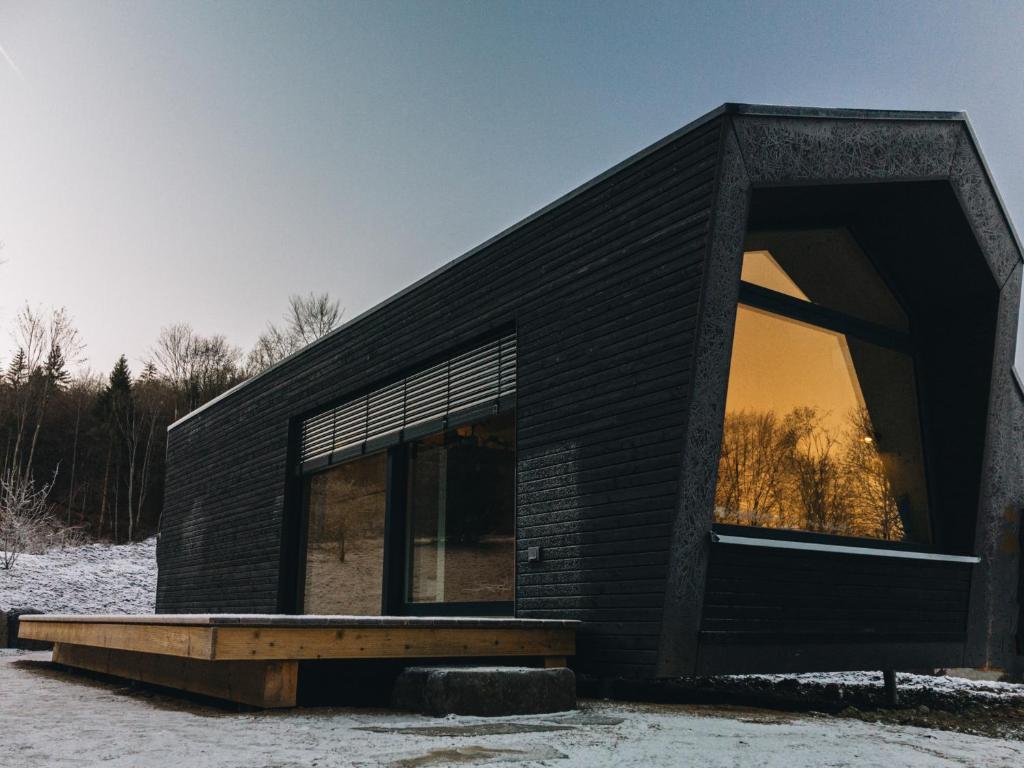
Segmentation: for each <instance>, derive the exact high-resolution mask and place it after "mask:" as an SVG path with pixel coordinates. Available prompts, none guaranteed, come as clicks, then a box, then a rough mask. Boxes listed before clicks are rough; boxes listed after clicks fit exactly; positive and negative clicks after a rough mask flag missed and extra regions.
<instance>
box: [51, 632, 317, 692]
mask: <svg viewBox="0 0 1024 768" xmlns="http://www.w3.org/2000/svg"><path fill="white" fill-rule="evenodd" d="M53 661H54V663H55V664H63V665H65V666H68V667H76V668H78V669H86V670H89V671H91V672H100V673H102V674H105V675H114V676H116V677H124V678H127V679H129V680H138V681H140V682H143V683H150V684H152V685H162V686H165V687H168V688H177V689H179V690H183V691H189V692H190V693H198V694H201V695H203V696H211V697H213V698H217V699H225V700H227V701H233V702H236V703H238V704H246V705H248V706H253V707H264V708H277V707H294V706H295V702H296V693H297V691H298V679H299V663H298V662H297V661H216V662H215V661H205V660H202V659H190V658H186V657H182V656H168V655H161V654H156V653H139V652H137V651H119V650H114V649H110V648H96V647H89V646H85V645H71V644H68V643H57V644H56V645H54V647H53Z"/></svg>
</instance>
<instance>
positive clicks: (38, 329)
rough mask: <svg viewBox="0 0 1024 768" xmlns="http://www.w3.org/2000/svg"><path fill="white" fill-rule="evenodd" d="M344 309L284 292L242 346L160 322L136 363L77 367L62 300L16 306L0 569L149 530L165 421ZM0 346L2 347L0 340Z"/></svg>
mask: <svg viewBox="0 0 1024 768" xmlns="http://www.w3.org/2000/svg"><path fill="white" fill-rule="evenodd" d="M341 316H342V310H341V308H340V307H339V304H338V302H337V301H334V300H332V299H331V298H330V297H329V296H328V295H327V294H309V295H307V296H298V295H296V296H292V297H290V299H289V301H288V310H287V312H286V313H285V315H284V319H283V322H282V323H280V324H275V323H268V324H267V327H266V329H265V330H264V332H263V333H261V334H260V336H259V338H258V340H257V342H256V344H255V345H254V347H253V348H252V349H251V350H249V351H248V352H245V351H244V350H242V349H241V348H240V347H238V346H236V345H233V344H232V343H231V342H230V341H229V340H228V339H227V338H226V337H225V336H223V335H220V334H214V335H209V336H205V335H202V334H200V333H197V332H196V331H195V330H194V329H193V328H191V327H190V326H189V325H188V324H186V323H178V324H174V325H169V326H167V327H165V328H163V329H162V330H161V331H160V334H159V336H158V337H157V338H156V339H155V340H154V343H153V345H152V347H151V348H150V349H149V351H148V353H147V355H146V356H145V358H144V360H145V362H144V364H143V365H142V368H141V370H137V371H133V370H132V369H131V367H130V366H129V364H128V361H127V359H126V357H125V356H124V355H121V356H120V358H118V359H117V360H115V361H111V367H110V368H109V369H108V372H105V373H93V372H89V369H88V368H87V367H85V364H86V362H87V359H86V356H85V343H84V340H83V339H82V338H81V336H80V334H79V331H78V329H77V328H76V327H75V324H74V321H73V318H72V317H71V316H70V315H69V313H68V312H67V311H66V310H65V309H63V308H56V309H48V310H40V309H35V308H32V307H30V306H25V307H23V308H22V309H21V310H20V311H19V312H18V313H17V315H16V317H15V320H14V323H13V327H11V328H0V334H3V335H7V336H9V338H10V348H9V352H7V353H6V354H4V352H3V351H0V555H2V556H3V560H2V561H0V567H10V566H11V565H13V557H12V556H11V554H10V553H14V554H15V555H16V553H17V552H18V551H32V550H38V549H45V548H46V547H47V546H52V545H54V544H64V543H67V542H69V541H81V540H95V539H104V540H109V541H114V542H125V541H137V540H139V539H142V538H145V537H147V536H150V535H152V534H153V533H155V532H156V530H157V527H158V525H159V520H160V512H161V507H162V504H163V488H164V459H165V450H166V442H167V441H166V433H167V426H168V425H169V424H171V423H172V422H174V421H176V420H177V419H179V418H181V417H182V416H184V415H185V414H187V413H188V412H189V411H192V410H193V409H195V408H198V407H199V406H201V405H203V403H206V402H208V401H209V400H211V399H213V398H215V397H217V396H218V395H220V394H221V393H223V392H225V391H227V390H228V389H230V388H231V387H233V386H235V385H236V384H238V383H240V382H242V381H244V380H245V379H247V378H249V377H251V376H254V375H256V374H257V373H259V372H260V371H262V370H264V369H265V368H267V367H269V366H271V365H273V364H274V363H276V362H277V361H279V360H281V359H282V358H284V357H286V356H287V355H289V354H291V353H292V352H295V351H297V350H298V349H300V348H301V347H303V346H305V345H306V344H309V343H310V342H312V341H315V340H316V339H318V338H320V337H321V336H323V335H324V334H326V333H328V332H329V331H330V330H331V329H333V328H334V327H335V326H337V325H338V323H339V322H340V320H341ZM0 349H2V348H0Z"/></svg>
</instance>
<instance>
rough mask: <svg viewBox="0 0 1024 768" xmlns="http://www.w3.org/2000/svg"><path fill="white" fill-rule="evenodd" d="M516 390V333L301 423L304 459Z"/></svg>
mask: <svg viewBox="0 0 1024 768" xmlns="http://www.w3.org/2000/svg"><path fill="white" fill-rule="evenodd" d="M515 390H516V337H515V334H514V333H513V334H509V335H507V336H504V337H502V338H500V339H494V340H493V341H490V342H488V343H487V344H483V345H481V346H479V347H475V348H474V349H471V350H468V351H466V352H462V353H460V354H458V355H454V356H452V357H450V358H449V359H447V360H445V361H444V362H441V363H437V364H436V365H432V366H430V367H429V368H425V369H423V370H422V371H417V372H416V373H414V374H412V375H411V376H408V377H406V378H404V379H401V380H399V381H396V382H393V383H391V384H388V385H387V386H384V387H380V388H379V389H375V390H373V391H372V392H370V393H369V394H366V395H363V396H362V397H358V398H355V399H354V400H350V401H348V402H346V403H343V404H342V405H339V406H337V407H335V408H332V409H330V410H327V411H324V412H323V413H318V414H317V415H315V416H311V417H309V418H308V419H306V420H305V421H304V422H303V424H302V451H301V454H302V458H301V460H302V461H303V462H307V461H311V460H313V459H319V458H322V457H324V456H328V455H330V454H331V453H333V452H335V451H338V450H341V449H344V448H352V447H353V446H356V445H359V444H361V443H365V442H366V441H367V440H371V439H373V438H377V437H383V436H385V435H389V434H393V433H395V432H399V431H400V430H403V429H405V428H406V427H409V426H412V425H416V424H422V423H424V422H428V421H434V420H440V419H442V418H444V417H446V416H447V415H448V414H449V413H452V412H454V411H458V410H462V409H465V408H467V407H472V406H476V405H483V404H486V403H488V402H491V401H493V402H494V403H495V404H497V403H498V401H499V400H501V398H504V397H507V396H508V395H511V394H512V393H514V392H515Z"/></svg>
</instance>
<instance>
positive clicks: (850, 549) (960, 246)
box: [157, 104, 1024, 677]
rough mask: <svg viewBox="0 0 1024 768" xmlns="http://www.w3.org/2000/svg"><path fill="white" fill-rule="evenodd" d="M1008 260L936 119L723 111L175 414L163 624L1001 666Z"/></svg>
mask: <svg viewBox="0 0 1024 768" xmlns="http://www.w3.org/2000/svg"><path fill="white" fill-rule="evenodd" d="M1021 271H1022V251H1021V247H1020V243H1019V241H1018V240H1017V238H1016V236H1015V234H1014V232H1013V229H1012V225H1011V223H1010V221H1009V219H1008V217H1007V215H1006V213H1005V211H1004V208H1003V206H1002V204H1001V202H1000V199H999V197H998V193H997V192H996V190H995V188H994V186H993V183H992V180H991V178H990V176H989V174H988V172H987V169H986V166H985V163H984V160H983V158H982V156H981V154H980V151H979V149H978V145H977V142H976V141H975V139H974V136H973V133H972V131H971V128H970V125H969V123H968V122H967V119H966V117H965V116H964V115H963V114H960V113H945V112H942V113H940V112H873V111H861V110H837V109H797V108H780V107H764V106H747V105H733V104H729V105H725V106H723V107H721V108H719V109H716V110H715V111H713V112H711V113H709V114H707V115H705V116H704V117H701V118H700V119H698V120H696V121H694V122H693V123H691V124H689V125H687V126H685V127H684V128H682V129H680V130H679V131H677V132H676V133H674V134H672V135H670V136H668V137H666V138H665V139H663V140H661V141H659V142H658V143H656V144H655V145H653V146H651V147H649V148H648V149H645V150H643V151H642V152H640V153H638V154H637V155H635V156H634V157H632V158H630V159H628V160H626V161H625V162H623V163H621V164H620V165H618V166H616V167H614V168H612V169H611V170H609V171H608V172H606V173H604V174H602V175H601V176H599V177H598V178H596V179H594V180H593V181H591V182H589V183H587V184H585V185H583V186H582V187H580V188H579V189H577V190H575V191H573V192H571V193H569V194H568V195H566V196H565V197H563V198H562V199H560V200H558V201H556V202H554V203H552V204H551V205H549V206H548V207H546V208H544V209H543V210H541V211H539V212H538V213H536V214H534V215H533V216H531V217H529V218H528V219H526V220H524V221H522V222H521V223H519V224H517V225H515V226H513V227H511V228H510V229H508V230H507V231H505V232H503V233H501V234H500V235H498V236H496V237H495V238H493V239H492V240H490V241H488V242H486V243H484V244H483V245H481V246H480V247H478V248H476V249H474V250H473V251H471V252H469V253H467V254H465V255H464V256H462V257H460V258H458V259H456V260H455V261H453V262H451V263H450V264H448V265H446V266H445V267H443V268H441V269H439V270H438V271H436V272H435V273H433V274H431V275H429V276H428V277H426V278H424V279H422V280H420V281H419V282H417V283H415V284H414V285H412V286H410V287H408V288H406V289H405V290H403V291H402V292H400V293H398V294H396V295H395V296H394V297H392V298H391V299H389V300H387V301H385V302H384V303H383V304H381V305H379V306H377V307H375V308H373V309H372V310H370V311H368V312H366V313H364V314H363V315H360V316H359V317H357V318H355V319H353V320H351V321H349V322H348V323H346V324H345V325H344V326H342V327H340V328H338V329H337V330H335V331H334V332H332V333H331V334H329V335H328V336H326V337H324V338H323V339H320V340H319V341H318V342H316V343H314V344H312V345H310V346H309V347H307V348H305V349H303V350H302V351H300V352H298V353H297V354H295V355H293V356H291V357H289V358H287V359H285V360H284V361H283V362H281V363H279V364H277V365H276V366H274V367H273V368H271V369H269V370H267V371H265V372H264V373H262V374H260V375H259V376H256V377H255V378H253V379H250V380H249V381H246V382H245V383H244V384H242V385H240V386H238V387H236V388H235V389H233V390H231V391H230V392H228V393H226V394H225V395H223V396H221V397H220V398H218V399H216V400H214V401H212V402H210V403H208V404H207V405H205V406H204V407H202V408H200V409H198V410H196V411H194V412H192V413H190V414H189V415H188V416H186V417H185V418H183V419H182V420H180V421H178V422H177V423H175V424H174V425H172V426H171V428H170V431H169V435H168V459H167V460H168V470H167V486H166V498H165V510H164V513H163V518H162V522H161V530H160V539H159V547H158V554H159V566H160V571H159V586H158V597H157V609H158V611H160V612H176V613H183V612H204V613H205V612H231V613H239V612H245V613H307V614H371V615H372V614H389V615H390V614H394V615H408V614H412V615H472V616H479V615H502V616H518V617H534V618H574V619H579V620H581V621H582V622H583V624H582V626H581V630H580V635H579V653H578V656H577V657H576V660H575V666H576V667H577V669H578V670H579V671H581V672H584V673H589V674H594V675H599V676H606V677H610V676H620V677H652V676H675V675H687V674H694V673H716V672H753V671H790V670H830V669H861V668H863V669H911V668H912V669H916V668H924V667H933V666H936V667H938V666H994V667H1002V668H1013V669H1017V670H1020V669H1021V668H1024V655H1022V654H1024V622H1022V617H1021V611H1022V608H1021V603H1022V598H1021V597H1020V595H1021V593H1022V590H1024V587H1022V580H1024V574H1022V570H1021V558H1020V550H1021V537H1022V535H1024V534H1022V530H1021V510H1022V508H1024V397H1022V391H1021V389H1020V388H1019V387H1020V385H1019V383H1018V381H1017V380H1016V379H1015V378H1014V371H1013V366H1014V354H1015V349H1016V344H1017V333H1018V330H1017V323H1018V312H1019V308H1020V300H1021ZM327 279H329V277H328V278H327Z"/></svg>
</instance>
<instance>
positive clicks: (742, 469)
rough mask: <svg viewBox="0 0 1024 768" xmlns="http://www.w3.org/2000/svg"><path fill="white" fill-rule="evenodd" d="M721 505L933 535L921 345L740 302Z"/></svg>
mask: <svg viewBox="0 0 1024 768" xmlns="http://www.w3.org/2000/svg"><path fill="white" fill-rule="evenodd" d="M715 517H716V520H717V521H718V522H720V523H731V524H739V525H753V526H761V527H766V528H792V529H801V530H808V531H819V532H824V533H832V534H841V535H847V536H865V537H871V538H876V539H886V540H890V541H901V540H908V541H916V542H921V543H927V542H929V541H930V539H931V534H930V528H929V522H928V521H929V518H928V498H927V492H926V487H925V474H924V459H923V453H922V448H921V437H920V427H919V417H918V405H917V394H916V386H915V382H914V368H913V361H912V359H911V358H910V356H909V355H906V354H903V353H900V352H895V351H893V350H890V349H887V348H884V347H880V346H876V345H873V344H869V343H867V342H864V341H861V340H859V339H856V338H854V337H850V336H845V335H843V334H841V333H835V332H833V331H830V330H826V329H823V328H819V327H816V326H813V325H808V324H806V323H802V322H798V321H795V320H792V319H789V318H785V317H782V316H780V315H777V314H773V313H770V312H765V311H762V310H758V309H754V308H752V307H748V306H744V305H740V306H739V308H738V310H737V317H736V329H735V334H734V339H733V351H732V363H731V368H730V373H729V389H728V395H727V399H726V415H725V423H724V429H723V436H722V451H721V455H720V459H719V468H718V484H717V487H716V492H715Z"/></svg>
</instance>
